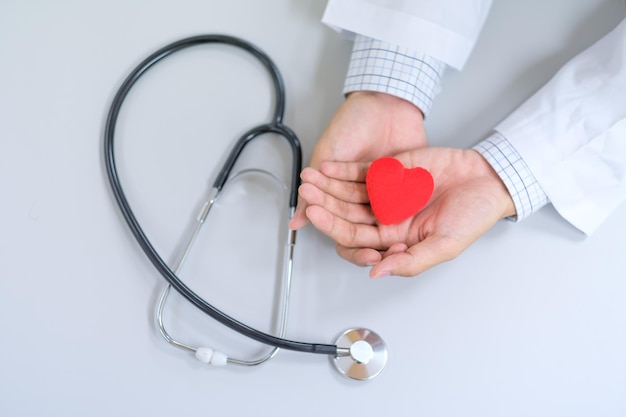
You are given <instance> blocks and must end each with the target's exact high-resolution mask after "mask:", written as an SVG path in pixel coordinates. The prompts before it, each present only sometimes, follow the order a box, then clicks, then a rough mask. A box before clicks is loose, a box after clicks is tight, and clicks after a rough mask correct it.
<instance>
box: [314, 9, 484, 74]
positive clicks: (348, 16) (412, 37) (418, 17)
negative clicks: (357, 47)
mask: <svg viewBox="0 0 626 417" xmlns="http://www.w3.org/2000/svg"><path fill="white" fill-rule="evenodd" d="M490 7H491V0H411V1H406V0H329V1H328V4H327V6H326V10H325V12H324V16H323V18H322V22H324V23H325V24H327V25H329V26H331V27H333V28H334V29H336V30H338V31H340V32H342V33H344V34H345V35H346V36H348V37H351V38H353V37H354V35H355V34H360V35H364V36H367V37H370V38H373V39H376V40H380V41H383V42H387V43H389V44H393V45H398V46H399V47H401V48H408V49H410V50H412V51H417V52H420V53H424V54H426V55H430V56H432V57H434V58H435V59H437V60H439V61H442V62H444V63H445V64H447V65H449V66H451V67H453V68H456V69H462V68H463V65H464V64H465V62H466V61H467V58H468V57H469V55H470V53H471V51H472V49H473V47H474V44H475V43H476V39H477V38H478V35H479V33H480V30H481V29H482V26H483V23H484V21H485V19H486V17H487V14H488V12H489V8H490Z"/></svg>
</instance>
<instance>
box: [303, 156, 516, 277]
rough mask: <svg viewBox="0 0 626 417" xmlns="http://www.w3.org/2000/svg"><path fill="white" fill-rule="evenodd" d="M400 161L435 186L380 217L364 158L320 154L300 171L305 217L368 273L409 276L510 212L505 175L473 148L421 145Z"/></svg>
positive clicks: (451, 253) (449, 255)
mask: <svg viewBox="0 0 626 417" xmlns="http://www.w3.org/2000/svg"><path fill="white" fill-rule="evenodd" d="M396 158H397V159H398V160H400V162H402V163H403V165H404V166H405V167H407V168H412V167H417V166H420V167H423V168H426V169H428V170H429V171H430V173H431V174H432V176H433V178H434V182H435V190H434V193H433V195H432V197H431V200H430V202H429V203H428V205H427V206H426V207H425V208H424V209H423V210H422V211H421V212H419V213H418V214H416V215H415V216H413V217H411V218H410V219H407V220H405V221H403V222H401V223H398V224H395V225H388V226H386V225H381V224H378V222H377V221H376V219H375V217H374V215H373V213H372V211H371V208H370V207H369V205H368V197H367V191H366V187H365V175H366V173H367V169H368V167H369V163H360V162H354V163H350V162H346V163H342V162H326V163H323V164H321V166H320V170H319V171H317V170H314V169H312V168H306V169H305V170H304V171H303V172H302V179H303V184H302V185H301V187H300V196H301V197H302V198H303V199H304V200H306V202H307V203H308V207H307V209H306V215H307V217H308V218H309V219H310V221H311V223H313V225H314V226H315V227H316V228H317V229H319V230H320V231H321V232H323V233H324V234H326V235H328V236H329V237H330V238H332V239H333V240H334V241H335V242H336V249H337V252H338V254H339V255H340V256H341V257H343V258H345V259H347V260H349V261H350V262H352V263H354V264H356V265H360V266H373V268H372V269H371V271H370V276H371V277H373V278H378V277H383V276H388V275H399V276H415V275H417V274H419V273H421V272H423V271H425V270H427V269H429V268H431V267H433V266H435V265H437V264H439V263H442V262H445V261H448V260H450V259H453V258H455V257H456V256H458V255H459V254H460V253H461V252H462V251H463V250H464V249H466V248H467V247H468V246H469V245H470V244H471V243H472V242H474V241H475V240H476V239H477V238H478V237H479V236H481V235H482V234H484V233H485V232H486V231H487V230H489V229H490V228H491V227H492V226H493V225H494V224H495V223H496V222H497V221H498V220H499V219H502V218H505V217H509V216H513V215H515V207H514V205H513V201H512V199H511V196H510V195H509V192H508V191H507V189H506V187H505V185H504V183H503V182H502V180H501V179H500V178H499V177H498V175H497V173H496V172H495V171H494V170H493V168H492V167H491V166H490V165H489V163H488V162H487V161H486V160H485V159H484V158H483V157H482V156H481V155H480V154H479V153H478V152H476V151H473V150H460V149H451V148H420V149H415V150H413V151H410V152H405V153H402V154H400V155H397V156H396Z"/></svg>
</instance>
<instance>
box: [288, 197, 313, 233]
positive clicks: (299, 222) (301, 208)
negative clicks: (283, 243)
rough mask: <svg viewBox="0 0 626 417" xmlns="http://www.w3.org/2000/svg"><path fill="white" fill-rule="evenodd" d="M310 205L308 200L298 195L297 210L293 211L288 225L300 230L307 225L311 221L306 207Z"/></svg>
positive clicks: (290, 227)
mask: <svg viewBox="0 0 626 417" xmlns="http://www.w3.org/2000/svg"><path fill="white" fill-rule="evenodd" d="M308 205H309V204H308V203H307V202H306V200H305V199H304V198H302V197H301V196H299V195H298V205H297V206H296V211H295V212H294V213H293V216H292V217H291V220H289V224H288V225H287V227H289V229H291V230H298V229H301V228H303V227H304V226H306V224H307V223H308V222H309V219H308V218H307V217H306V208H307V207H308Z"/></svg>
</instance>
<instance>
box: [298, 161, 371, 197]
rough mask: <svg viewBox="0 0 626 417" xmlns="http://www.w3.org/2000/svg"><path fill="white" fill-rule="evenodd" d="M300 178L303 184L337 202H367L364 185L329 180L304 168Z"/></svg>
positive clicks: (319, 173) (315, 171)
mask: <svg viewBox="0 0 626 417" xmlns="http://www.w3.org/2000/svg"><path fill="white" fill-rule="evenodd" d="M300 178H302V181H303V182H305V183H311V184H313V185H315V186H316V187H317V188H319V189H320V190H322V191H324V192H325V193H328V194H330V195H332V196H333V197H335V198H338V199H339V200H343V201H348V202H350V203H359V204H365V203H368V202H369V200H368V198H367V190H366V188H365V183H360V182H352V181H342V180H336V179H334V178H329V177H327V176H326V175H324V174H322V173H321V172H319V171H317V170H315V169H313V168H310V167H309V168H305V169H304V170H303V171H302V173H301V174H300Z"/></svg>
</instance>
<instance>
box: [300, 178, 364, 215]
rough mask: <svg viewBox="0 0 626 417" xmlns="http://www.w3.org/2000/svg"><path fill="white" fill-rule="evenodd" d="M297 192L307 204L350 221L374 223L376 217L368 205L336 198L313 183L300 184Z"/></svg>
mask: <svg viewBox="0 0 626 417" xmlns="http://www.w3.org/2000/svg"><path fill="white" fill-rule="evenodd" d="M298 193H299V194H300V196H302V198H303V199H304V200H306V202H307V203H308V204H311V205H317V206H322V207H324V208H325V209H326V210H328V211H329V212H331V213H332V214H334V215H335V216H339V217H341V218H342V219H345V220H347V221H349V222H351V223H364V224H375V223H376V218H375V217H374V214H373V213H372V210H371V209H370V208H369V206H366V205H363V204H354V203H348V202H346V201H342V200H339V199H336V198H335V197H333V196H332V195H330V194H326V193H325V192H324V191H322V190H320V189H319V188H317V187H316V186H315V185H313V184H310V183H304V184H302V185H301V186H300V188H299V189H298Z"/></svg>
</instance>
